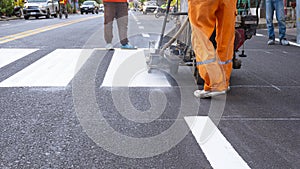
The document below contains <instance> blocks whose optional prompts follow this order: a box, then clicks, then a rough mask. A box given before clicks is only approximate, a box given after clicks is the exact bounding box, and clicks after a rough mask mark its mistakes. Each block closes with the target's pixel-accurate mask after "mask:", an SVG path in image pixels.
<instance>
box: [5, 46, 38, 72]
mask: <svg viewBox="0 0 300 169" xmlns="http://www.w3.org/2000/svg"><path fill="white" fill-rule="evenodd" d="M37 50H38V49H0V68H2V67H4V66H6V65H8V64H10V63H12V62H14V61H16V60H18V59H20V58H22V57H25V56H26V55H28V54H30V53H33V52H35V51H37Z"/></svg>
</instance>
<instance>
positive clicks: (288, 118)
mask: <svg viewBox="0 0 300 169" xmlns="http://www.w3.org/2000/svg"><path fill="white" fill-rule="evenodd" d="M222 120H227V121H231V120H232V121H237V120H241V121H300V118H297V117H295V118H294V117H282V118H280V117H279V118H268V117H267V118H265V117H263V118H260V117H230V116H228V117H226V116H225V117H224V116H223V117H222Z"/></svg>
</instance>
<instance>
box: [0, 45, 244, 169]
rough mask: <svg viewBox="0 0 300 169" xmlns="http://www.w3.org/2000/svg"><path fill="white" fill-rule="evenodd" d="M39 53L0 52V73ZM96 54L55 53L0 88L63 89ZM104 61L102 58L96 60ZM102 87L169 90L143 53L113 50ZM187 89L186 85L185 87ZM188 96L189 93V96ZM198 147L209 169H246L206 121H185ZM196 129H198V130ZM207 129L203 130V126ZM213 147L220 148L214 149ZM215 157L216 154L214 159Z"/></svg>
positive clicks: (14, 50) (88, 51) (80, 52)
mask: <svg viewBox="0 0 300 169" xmlns="http://www.w3.org/2000/svg"><path fill="white" fill-rule="evenodd" d="M38 50H39V49H1V48H0V61H1V62H0V73H1V71H2V70H3V69H1V68H2V67H4V66H6V65H9V64H14V63H15V62H16V61H18V60H21V59H22V58H24V57H26V56H28V55H30V54H32V53H34V52H36V51H38ZM96 50H104V49H55V50H54V51H50V52H49V53H48V54H46V55H45V56H43V57H41V58H40V59H39V60H37V61H34V62H33V63H31V64H30V65H28V66H26V67H25V68H23V69H22V70H20V71H18V72H16V73H15V74H13V75H12V76H10V77H8V78H6V79H4V80H3V81H1V82H0V88H9V87H33V88H34V87H66V86H68V84H69V83H70V82H71V81H72V79H73V78H74V77H75V75H76V74H77V72H79V71H80V69H81V68H82V67H83V66H84V65H85V63H87V61H88V59H89V58H90V57H92V56H93V53H94V52H95V51H96ZM100 57H105V56H100ZM108 64H109V65H108V68H107V70H106V72H105V75H104V79H103V82H102V84H101V86H102V87H104V88H105V87H110V88H112V87H159V88H160V87H172V85H171V83H170V82H169V80H168V78H167V77H166V75H165V74H163V73H159V71H158V72H153V73H151V74H149V73H148V72H147V65H146V59H145V54H144V49H137V50H122V49H115V51H114V54H113V56H112V59H111V60H110V62H109V63H108ZM186 85H187V86H189V87H191V86H190V84H186ZM191 95H192V92H191ZM185 120H186V122H187V124H188V126H189V128H190V129H191V131H192V134H193V135H194V136H195V139H196V141H197V142H198V143H199V147H200V148H201V149H202V150H203V152H204V154H205V155H206V157H207V159H208V160H209V162H210V164H211V165H212V167H213V168H222V166H224V165H223V164H224V163H228V162H226V159H227V160H229V162H233V164H232V163H231V165H227V166H226V167H228V168H232V167H234V168H249V166H248V165H247V163H246V162H245V161H243V159H242V158H241V157H240V156H239V154H238V153H237V152H236V151H235V149H234V148H233V147H232V146H231V145H230V143H229V142H228V141H227V140H226V138H225V137H224V136H223V135H222V133H221V132H220V131H219V130H218V129H217V127H215V126H213V125H212V124H213V123H212V122H211V123H209V124H207V122H208V121H209V117H208V116H205V117H186V118H185ZM203 125H208V126H209V127H210V130H211V129H213V130H212V131H213V134H212V137H211V138H209V139H210V140H205V141H204V142H201V140H200V141H199V139H200V138H201V137H202V136H201V135H202V134H203V133H205V132H204V131H203V130H204V129H205V126H203ZM199 126H200V127H199ZM206 127H207V126H206ZM216 147H220V148H218V149H216ZM215 154H219V155H218V156H215Z"/></svg>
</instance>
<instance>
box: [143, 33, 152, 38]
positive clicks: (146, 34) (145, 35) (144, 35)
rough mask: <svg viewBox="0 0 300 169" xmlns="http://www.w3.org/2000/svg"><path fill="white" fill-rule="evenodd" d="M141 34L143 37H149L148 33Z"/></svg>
mask: <svg viewBox="0 0 300 169" xmlns="http://www.w3.org/2000/svg"><path fill="white" fill-rule="evenodd" d="M142 36H143V37H144V38H150V35H149V34H148V33H142Z"/></svg>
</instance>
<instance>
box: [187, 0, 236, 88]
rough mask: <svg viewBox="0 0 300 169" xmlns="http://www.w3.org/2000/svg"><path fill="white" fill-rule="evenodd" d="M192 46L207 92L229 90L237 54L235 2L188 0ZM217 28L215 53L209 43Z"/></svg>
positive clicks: (224, 0)
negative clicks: (235, 48) (235, 50)
mask: <svg viewBox="0 0 300 169" xmlns="http://www.w3.org/2000/svg"><path fill="white" fill-rule="evenodd" d="M188 9H189V11H188V14H189V20H190V23H191V27H192V45H193V49H194V51H195V54H196V61H197V68H198V70H199V74H200V76H201V78H202V79H203V80H204V82H205V84H204V90H206V91H224V90H226V89H227V87H228V86H229V80H230V75H231V72H232V58H233V52H234V35H235V18H236V0H188ZM215 28H216V39H215V40H216V42H217V48H216V49H215V48H214V46H213V44H212V42H211V41H210V40H209V38H210V37H211V35H212V33H213V31H214V29H215Z"/></svg>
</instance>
